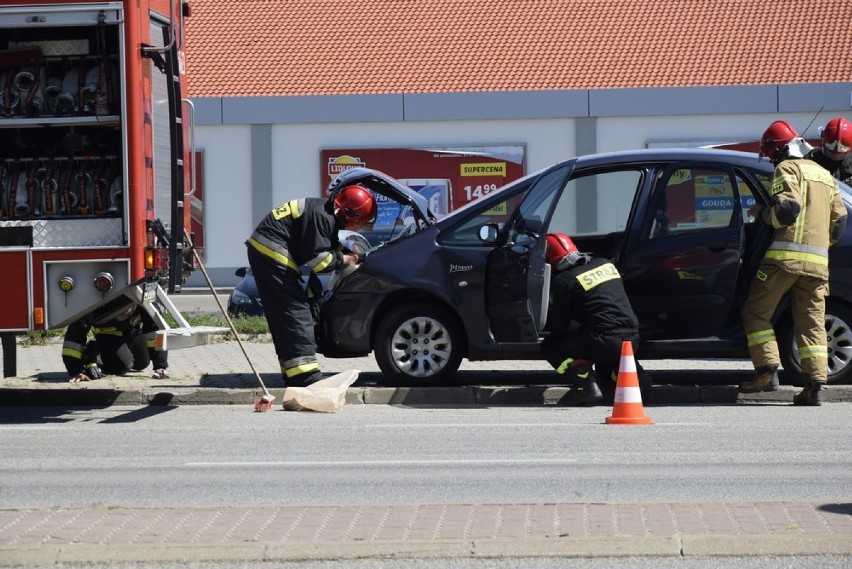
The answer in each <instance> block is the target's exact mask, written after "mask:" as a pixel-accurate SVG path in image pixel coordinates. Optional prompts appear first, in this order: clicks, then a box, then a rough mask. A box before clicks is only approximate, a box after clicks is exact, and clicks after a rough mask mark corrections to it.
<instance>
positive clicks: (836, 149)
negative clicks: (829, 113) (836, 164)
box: [821, 117, 852, 161]
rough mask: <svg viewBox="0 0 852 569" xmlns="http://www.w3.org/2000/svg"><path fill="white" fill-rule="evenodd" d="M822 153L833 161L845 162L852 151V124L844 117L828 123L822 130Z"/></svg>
mask: <svg viewBox="0 0 852 569" xmlns="http://www.w3.org/2000/svg"><path fill="white" fill-rule="evenodd" d="M821 138H822V151H823V153H825V155H826V156H828V157H829V158H831V159H832V160H836V161H839V160H843V156H844V155H845V154H847V153H848V152H849V151H850V150H852V123H850V122H849V121H848V120H846V119H844V118H843V117H837V118H835V119H831V120H830V121H828V124H827V125H825V128H824V129H823V130H822V136H821Z"/></svg>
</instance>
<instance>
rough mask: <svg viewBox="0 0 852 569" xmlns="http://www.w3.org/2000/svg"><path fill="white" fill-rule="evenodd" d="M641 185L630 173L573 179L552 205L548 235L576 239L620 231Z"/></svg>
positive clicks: (612, 172) (611, 172) (609, 172)
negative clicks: (560, 234)
mask: <svg viewBox="0 0 852 569" xmlns="http://www.w3.org/2000/svg"><path fill="white" fill-rule="evenodd" d="M641 182H642V172H641V171H640V170H634V169H629V170H607V171H596V172H591V173H583V174H581V175H575V176H574V177H572V178H571V180H570V181H569V182H568V184H567V186H566V187H565V191H563V192H562V196H561V197H560V199H559V202H558V203H557V204H556V208H555V209H554V211H553V215H552V216H551V219H550V225H549V227H548V232H549V233H556V232H558V233H565V234H567V235H570V236H571V237H577V236H582V235H602V234H606V233H613V232H617V231H624V228H625V227H626V226H627V219H628V218H629V217H630V208H631V207H632V205H633V198H634V196H635V195H636V192H637V191H638V189H639V186H640V184H641ZM590 212H591V213H590Z"/></svg>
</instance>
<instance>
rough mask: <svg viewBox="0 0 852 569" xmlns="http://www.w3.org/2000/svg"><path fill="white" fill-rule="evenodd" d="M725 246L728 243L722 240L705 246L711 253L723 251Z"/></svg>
mask: <svg viewBox="0 0 852 569" xmlns="http://www.w3.org/2000/svg"><path fill="white" fill-rule="evenodd" d="M727 247H728V244H727V243H725V242H724V241H719V242H716V243H710V244H709V245H707V248H708V249H709V250H710V252H711V253H718V252H719V251H724V250H725V249H727Z"/></svg>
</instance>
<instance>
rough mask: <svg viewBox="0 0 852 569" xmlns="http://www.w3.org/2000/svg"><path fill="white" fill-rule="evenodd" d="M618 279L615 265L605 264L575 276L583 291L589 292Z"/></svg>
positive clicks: (619, 276)
mask: <svg viewBox="0 0 852 569" xmlns="http://www.w3.org/2000/svg"><path fill="white" fill-rule="evenodd" d="M620 278H621V275H619V274H618V269H616V268H615V265H613V264H612V263H606V264H604V265H601V266H600V267H598V268H596V269H592V270H591V271H586V272H585V273H580V274H579V275H577V282H578V283H580V286H581V287H583V290H591V289H593V288H595V287H596V286H598V285H599V284H601V283H605V282H607V281H611V280H613V279H620Z"/></svg>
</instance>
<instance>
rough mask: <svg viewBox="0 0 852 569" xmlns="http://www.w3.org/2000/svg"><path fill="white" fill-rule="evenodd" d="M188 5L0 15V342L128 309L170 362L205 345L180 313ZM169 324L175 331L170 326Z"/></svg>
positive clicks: (9, 354)
mask: <svg viewBox="0 0 852 569" xmlns="http://www.w3.org/2000/svg"><path fill="white" fill-rule="evenodd" d="M187 16H188V6H187V4H185V3H184V1H183V0H113V1H109V0H103V1H101V0H29V1H26V0H4V2H3V3H2V5H1V6H0V267H2V271H3V274H2V278H0V304H2V309H0V336H2V339H3V359H4V375H6V376H11V375H15V335H16V334H19V333H22V332H26V331H30V330H43V329H48V328H59V327H62V326H66V325H67V324H68V323H70V322H73V321H74V320H77V319H79V318H82V317H85V316H87V315H89V314H90V313H92V312H94V311H96V310H98V309H99V308H101V307H103V306H104V305H105V304H106V303H108V302H110V301H112V300H114V299H116V298H117V297H119V296H120V295H125V296H127V297H130V298H131V299H133V301H134V302H136V303H138V304H140V305H142V306H144V307H145V309H146V310H147V311H148V312H149V313H150V314H151V315H152V316H154V319H155V321H157V322H158V324H159V326H160V328H161V332H160V334H159V336H158V347H159V348H160V349H166V348H168V349H175V348H181V347H188V346H191V345H197V344H200V343H205V342H206V341H207V338H208V335H209V334H210V333H212V332H215V331H218V329H212V328H192V327H190V326H189V325H188V323H187V322H186V320H185V319H184V318H183V316H181V314H180V312H179V311H177V310H176V309H175V307H174V305H173V304H172V302H171V301H170V300H169V297H168V293H174V292H180V287H181V283H183V282H184V281H185V280H186V277H187V276H188V274H189V272H191V270H192V269H193V262H192V257H191V254H192V251H191V249H190V246H189V239H188V238H187V235H188V233H187V232H186V231H185V228H188V227H189V216H190V207H189V206H188V204H189V201H190V198H191V195H192V192H193V176H191V173H193V164H192V163H191V161H190V159H191V157H192V154H193V153H192V150H193V149H192V148H191V141H192V133H191V132H190V127H191V123H192V120H191V119H192V115H191V104H189V102H188V101H187V100H186V99H185V98H184V89H185V85H184V81H183V80H182V79H183V72H184V65H183V52H182V48H183V23H184V19H185V17H187ZM167 314H168V315H170V316H171V317H172V320H173V324H176V326H171V325H170V320H169V319H168V318H166V317H165V315H167Z"/></svg>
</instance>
